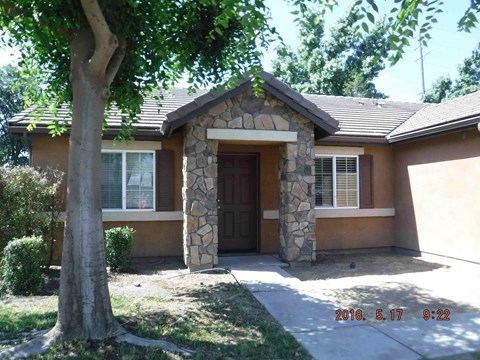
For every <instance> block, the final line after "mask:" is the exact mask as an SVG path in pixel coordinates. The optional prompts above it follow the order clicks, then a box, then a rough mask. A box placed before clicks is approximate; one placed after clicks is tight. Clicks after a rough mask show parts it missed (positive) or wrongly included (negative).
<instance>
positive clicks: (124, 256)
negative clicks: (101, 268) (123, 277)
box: [105, 226, 135, 272]
mask: <svg viewBox="0 0 480 360" xmlns="http://www.w3.org/2000/svg"><path fill="white" fill-rule="evenodd" d="M134 233H135V230H134V229H132V228H129V227H128V226H125V227H121V228H120V227H117V228H112V229H109V230H107V231H106V232H105V242H106V246H107V263H108V265H109V266H110V268H111V269H112V270H115V271H119V272H123V271H126V270H127V269H128V267H129V266H130V250H131V248H132V238H133V234H134Z"/></svg>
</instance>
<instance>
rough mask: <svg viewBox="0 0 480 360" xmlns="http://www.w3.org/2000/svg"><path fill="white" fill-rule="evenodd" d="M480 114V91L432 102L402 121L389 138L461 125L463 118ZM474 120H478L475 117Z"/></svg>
mask: <svg viewBox="0 0 480 360" xmlns="http://www.w3.org/2000/svg"><path fill="white" fill-rule="evenodd" d="M479 116H480V91H477V92H474V93H471V94H468V95H465V96H462V97H459V98H455V99H452V100H448V101H445V102H442V103H440V104H430V105H429V106H428V107H426V108H424V109H422V110H419V111H417V112H416V113H415V114H413V115H412V116H411V117H410V118H408V120H406V121H405V122H403V123H401V124H400V125H399V126H398V127H397V128H396V129H394V130H393V131H392V132H391V133H390V134H388V136H387V139H388V140H390V141H394V140H395V139H397V138H398V139H400V138H405V137H406V136H408V135H409V136H410V137H412V136H413V134H414V133H415V135H418V136H420V135H421V134H422V133H424V132H428V131H434V130H436V129H438V130H440V129H442V128H443V127H445V126H447V125H449V124H451V125H453V123H455V124H458V125H460V122H461V121H463V120H469V119H472V118H476V117H479ZM474 121H477V120H475V119H474Z"/></svg>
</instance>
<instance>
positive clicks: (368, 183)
mask: <svg viewBox="0 0 480 360" xmlns="http://www.w3.org/2000/svg"><path fill="white" fill-rule="evenodd" d="M358 160H359V165H360V208H366V209H371V208H373V207H374V206H373V156H372V155H360V156H359V157H358Z"/></svg>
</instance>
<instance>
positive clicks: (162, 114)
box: [8, 88, 208, 131]
mask: <svg viewBox="0 0 480 360" xmlns="http://www.w3.org/2000/svg"><path fill="white" fill-rule="evenodd" d="M207 92H208V90H197V92H196V93H194V94H189V93H188V90H187V89H180V88H175V89H172V90H169V91H162V92H159V93H158V94H156V95H157V96H158V95H160V94H163V99H162V100H161V101H160V104H161V106H159V105H158V102H157V100H155V99H154V98H145V100H144V103H143V106H142V111H141V113H140V114H139V115H138V122H137V123H136V124H134V127H135V128H137V129H143V130H157V131H160V129H161V128H162V124H163V122H164V121H165V120H166V119H167V114H169V113H171V112H173V111H175V110H177V109H178V108H179V107H181V106H183V105H185V104H188V103H190V102H191V101H193V100H194V99H195V98H197V97H199V96H201V95H203V94H205V93H207ZM39 111H43V114H39V113H38V112H39ZM37 115H38V117H39V119H40V121H39V122H38V123H37V126H45V125H47V124H48V122H49V121H51V120H59V121H64V120H66V121H67V123H68V122H70V120H71V115H70V111H69V108H68V106H67V105H63V106H62V107H61V108H60V109H59V110H58V112H57V116H53V115H52V114H51V113H49V111H48V109H46V108H41V107H39V106H35V107H30V108H28V109H26V110H24V111H22V112H20V113H18V114H17V115H15V116H14V117H12V118H11V119H10V120H9V122H8V123H9V126H11V127H25V126H27V125H28V124H29V122H30V118H31V117H34V116H37ZM121 121H122V114H121V112H120V111H119V109H118V108H116V107H115V106H113V107H112V109H111V110H110V111H109V113H108V120H107V122H108V125H109V126H111V127H112V128H118V127H120V123H121Z"/></svg>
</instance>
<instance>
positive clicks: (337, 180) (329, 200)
mask: <svg viewBox="0 0 480 360" xmlns="http://www.w3.org/2000/svg"><path fill="white" fill-rule="evenodd" d="M315 205H316V206H322V207H344V208H347V207H350V208H351V207H353V208H356V207H358V157H357V156H320V157H317V158H316V159H315Z"/></svg>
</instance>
